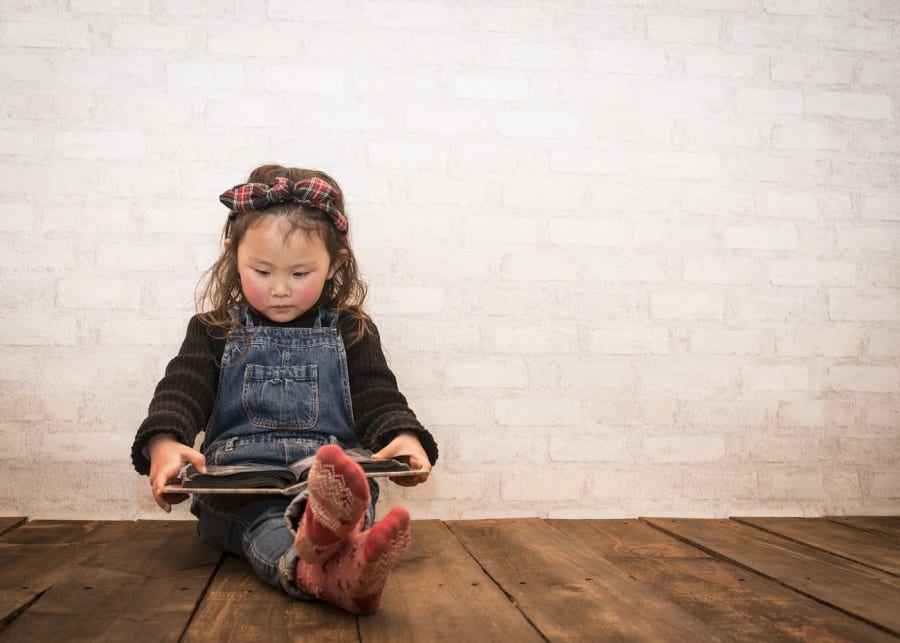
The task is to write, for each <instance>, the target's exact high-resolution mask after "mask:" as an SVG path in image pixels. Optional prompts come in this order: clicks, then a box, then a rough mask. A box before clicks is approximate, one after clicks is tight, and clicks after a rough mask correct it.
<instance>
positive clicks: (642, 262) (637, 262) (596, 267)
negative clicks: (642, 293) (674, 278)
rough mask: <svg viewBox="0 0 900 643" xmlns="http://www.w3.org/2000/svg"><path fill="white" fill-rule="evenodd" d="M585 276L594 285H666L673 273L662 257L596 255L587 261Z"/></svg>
mask: <svg viewBox="0 0 900 643" xmlns="http://www.w3.org/2000/svg"><path fill="white" fill-rule="evenodd" d="M585 274H586V275H587V276H588V277H589V278H590V279H591V281H593V282H594V283H597V282H605V283H615V284H629V283H665V282H667V281H668V280H669V277H670V275H671V271H670V270H669V269H668V267H667V265H666V262H665V260H664V259H662V258H660V257H653V256H649V257H648V256H643V255H627V256H623V255H615V256H610V255H609V254H607V253H594V254H592V255H591V256H590V257H589V258H588V259H587V260H586V264H585Z"/></svg>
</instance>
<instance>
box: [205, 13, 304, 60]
mask: <svg viewBox="0 0 900 643" xmlns="http://www.w3.org/2000/svg"><path fill="white" fill-rule="evenodd" d="M300 42H301V39H300V38H299V37H298V35H297V32H296V31H294V30H292V29H285V28H284V27H283V26H281V25H273V26H270V25H257V26H256V27H254V29H253V37H252V38H247V37H246V27H245V26H244V24H243V23H242V22H238V23H224V24H221V25H219V26H218V28H217V29H215V30H211V31H210V32H209V33H208V34H207V36H206V49H207V51H208V52H209V53H210V54H213V55H224V56H238V57H242V58H251V59H252V58H282V57H284V58H292V57H295V56H297V54H298V53H299V52H300Z"/></svg>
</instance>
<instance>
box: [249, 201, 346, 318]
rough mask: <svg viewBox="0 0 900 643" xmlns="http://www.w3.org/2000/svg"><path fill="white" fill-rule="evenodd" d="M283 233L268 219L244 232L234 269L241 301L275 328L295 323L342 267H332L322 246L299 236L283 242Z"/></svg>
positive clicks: (316, 239)
mask: <svg viewBox="0 0 900 643" xmlns="http://www.w3.org/2000/svg"><path fill="white" fill-rule="evenodd" d="M286 231H287V227H286V226H285V224H284V223H283V222H281V221H280V220H279V219H278V218H276V217H266V218H264V219H263V220H262V221H261V222H260V223H259V224H258V225H255V226H253V227H251V228H248V229H247V230H246V232H245V233H244V235H243V237H242V238H241V241H240V244H239V245H238V248H237V268H238V274H239V275H240V277H241V291H242V292H243V293H244V299H245V300H246V301H247V303H248V304H249V305H250V307H251V308H253V309H254V310H255V311H256V312H258V313H260V314H261V315H263V316H265V317H266V318H268V319H269V320H271V321H273V322H281V323H284V322H289V321H293V320H294V319H296V318H297V317H299V316H300V315H302V314H303V313H305V312H306V311H308V310H309V309H311V308H312V307H313V306H315V305H316V302H317V301H318V300H319V297H320V296H321V295H322V289H323V288H324V286H325V281H326V280H327V279H330V278H331V277H332V276H333V275H334V272H335V270H337V268H338V267H339V266H340V263H341V261H336V262H332V261H331V257H330V256H329V255H328V250H327V249H326V248H325V243H324V242H323V241H322V239H321V238H320V237H319V236H318V235H316V234H314V233H313V234H304V232H303V231H302V230H297V231H294V232H292V233H290V234H288V235H287V236H285V234H286Z"/></svg>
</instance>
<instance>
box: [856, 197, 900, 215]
mask: <svg viewBox="0 0 900 643" xmlns="http://www.w3.org/2000/svg"><path fill="white" fill-rule="evenodd" d="M862 216H863V217H864V218H866V219H874V220H876V221H900V192H896V193H893V194H881V195H877V196H867V197H864V198H863V203H862Z"/></svg>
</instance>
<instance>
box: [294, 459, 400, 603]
mask: <svg viewBox="0 0 900 643" xmlns="http://www.w3.org/2000/svg"><path fill="white" fill-rule="evenodd" d="M368 504H369V486H368V482H367V480H366V477H365V475H364V474H363V471H362V469H361V468H360V467H359V465H357V464H356V463H355V462H353V461H352V460H350V458H348V457H347V456H346V455H345V454H344V452H343V450H341V448H340V447H338V446H336V445H326V446H324V447H322V448H321V449H319V451H318V452H317V453H316V461H315V463H314V464H313V467H312V469H311V470H310V474H309V497H308V498H307V501H306V509H305V511H304V514H303V518H302V519H301V521H300V524H299V526H298V529H297V538H296V541H295V543H294V546H295V548H296V550H297V553H298V554H299V556H300V559H301V560H300V561H299V562H298V564H297V586H298V587H299V588H300V589H301V590H303V591H304V592H308V593H309V594H312V595H313V596H316V597H317V598H320V599H322V600H325V601H328V602H330V603H333V604H335V605H338V606H340V607H343V608H344V609H346V610H348V611H351V612H355V613H363V612H369V611H372V610H373V609H375V608H376V607H378V604H379V602H380V600H381V592H382V590H383V588H384V583H385V581H386V580H387V577H388V574H389V573H390V571H391V569H392V568H393V566H394V565H395V564H396V562H397V561H398V560H399V559H400V557H401V556H402V555H403V554H404V552H405V551H406V548H407V546H408V545H409V512H407V511H406V510H405V509H401V508H397V509H394V510H393V511H391V512H390V513H389V514H388V515H387V516H386V517H385V518H384V519H383V520H382V521H381V522H379V523H378V524H377V525H375V526H374V527H373V528H372V529H370V530H368V531H366V532H363V533H359V529H360V526H361V524H362V521H363V517H364V513H365V510H366V507H367V506H368Z"/></svg>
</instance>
